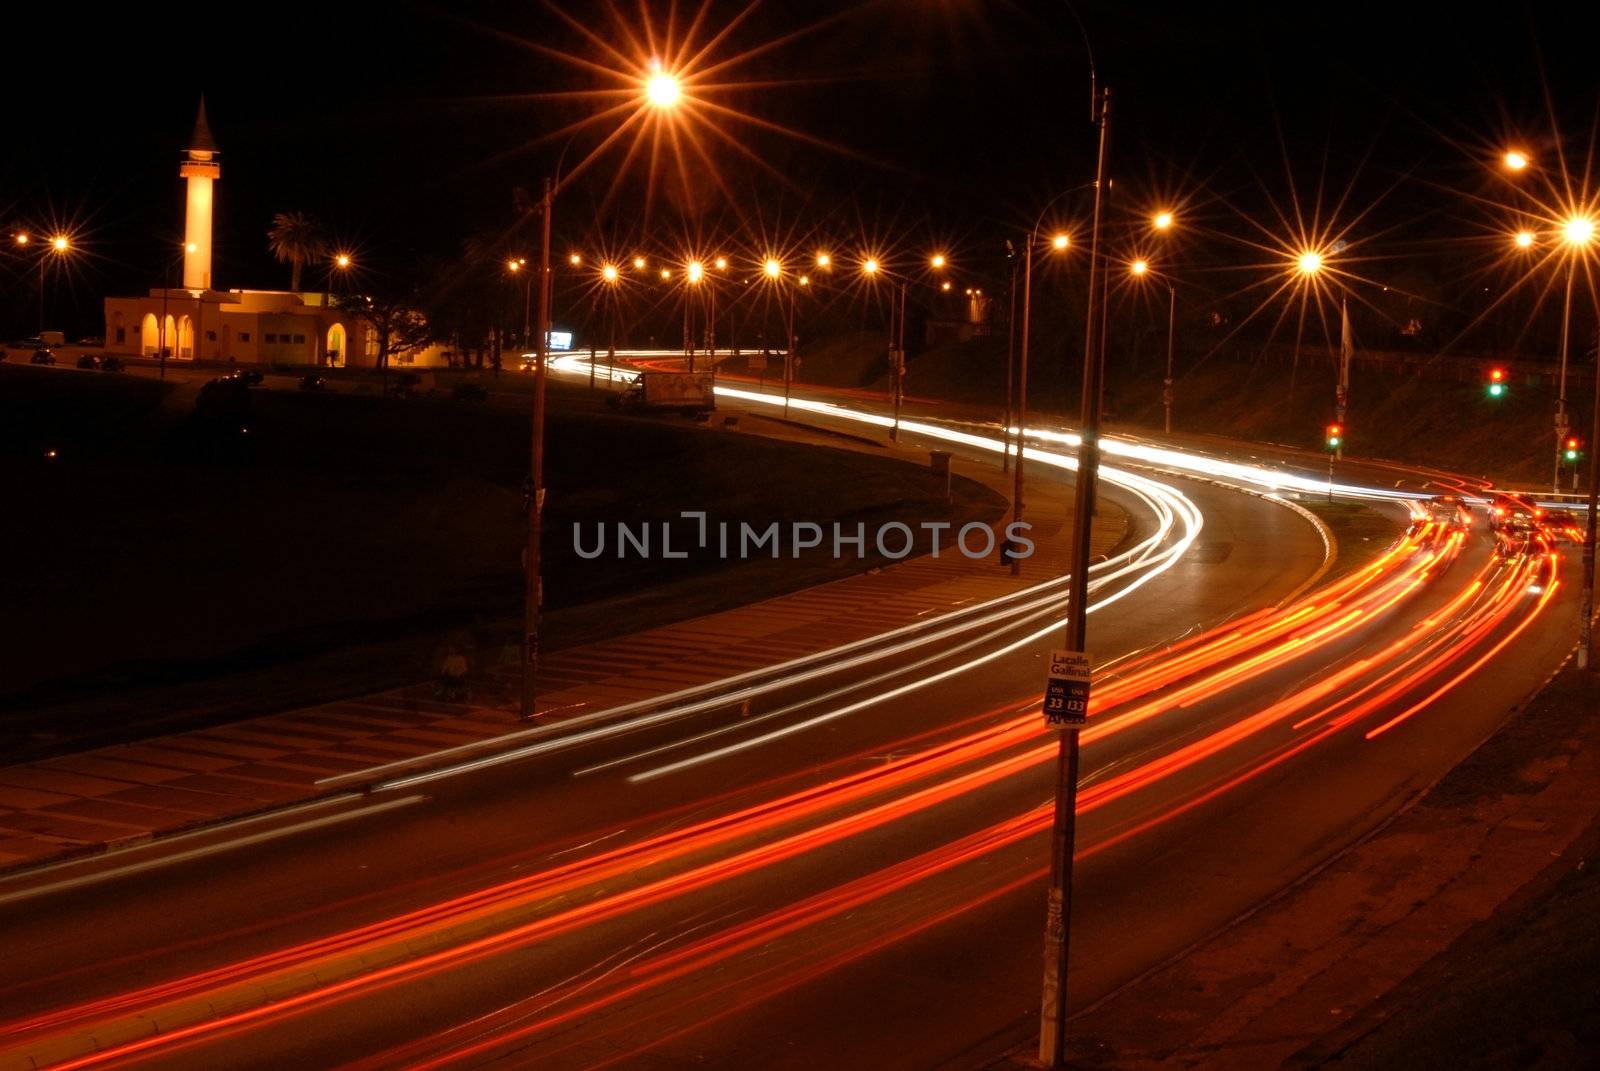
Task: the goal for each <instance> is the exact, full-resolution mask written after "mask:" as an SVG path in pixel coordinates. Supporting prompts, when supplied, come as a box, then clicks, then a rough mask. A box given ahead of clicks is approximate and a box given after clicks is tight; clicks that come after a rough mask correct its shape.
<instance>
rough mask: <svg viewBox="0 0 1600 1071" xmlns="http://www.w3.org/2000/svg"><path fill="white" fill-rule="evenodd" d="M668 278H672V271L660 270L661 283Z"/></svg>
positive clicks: (668, 269) (669, 269)
mask: <svg viewBox="0 0 1600 1071" xmlns="http://www.w3.org/2000/svg"><path fill="white" fill-rule="evenodd" d="M670 278H672V269H671V268H662V269H661V279H662V281H663V282H665V281H666V280H668V279H670Z"/></svg>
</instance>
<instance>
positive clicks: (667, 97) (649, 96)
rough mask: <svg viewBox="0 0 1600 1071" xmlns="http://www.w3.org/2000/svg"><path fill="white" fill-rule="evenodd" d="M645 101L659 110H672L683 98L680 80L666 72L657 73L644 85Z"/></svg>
mask: <svg viewBox="0 0 1600 1071" xmlns="http://www.w3.org/2000/svg"><path fill="white" fill-rule="evenodd" d="M644 93H645V99H646V100H648V101H649V102H650V103H651V104H652V105H654V106H655V107H657V108H671V107H673V106H674V105H676V104H677V103H678V100H679V98H680V97H682V96H683V87H682V86H680V85H679V84H678V80H677V79H676V78H674V77H673V76H672V75H670V74H668V73H667V72H665V71H660V70H658V71H656V73H654V74H652V75H651V76H650V77H649V79H647V80H646V81H645V84H644Z"/></svg>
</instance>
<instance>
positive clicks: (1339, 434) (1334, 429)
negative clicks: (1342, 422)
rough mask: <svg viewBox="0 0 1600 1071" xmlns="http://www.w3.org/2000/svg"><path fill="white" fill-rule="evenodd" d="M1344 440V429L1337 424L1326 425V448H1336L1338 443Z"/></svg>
mask: <svg viewBox="0 0 1600 1071" xmlns="http://www.w3.org/2000/svg"><path fill="white" fill-rule="evenodd" d="M1342 442H1344V429H1343V428H1342V427H1340V426H1339V425H1337V424H1329V425H1328V449H1329V450H1337V449H1339V444H1340V443H1342Z"/></svg>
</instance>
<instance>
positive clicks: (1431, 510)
mask: <svg viewBox="0 0 1600 1071" xmlns="http://www.w3.org/2000/svg"><path fill="white" fill-rule="evenodd" d="M1428 519H1429V520H1431V521H1433V522H1434V523H1436V524H1440V525H1444V526H1445V527H1448V528H1454V529H1457V530H1463V529H1466V528H1470V527H1472V514H1471V513H1469V512H1468V511H1467V504H1466V503H1465V502H1463V501H1461V499H1459V498H1457V497H1456V496H1455V495H1440V496H1439V497H1437V498H1433V499H1430V500H1429V501H1428Z"/></svg>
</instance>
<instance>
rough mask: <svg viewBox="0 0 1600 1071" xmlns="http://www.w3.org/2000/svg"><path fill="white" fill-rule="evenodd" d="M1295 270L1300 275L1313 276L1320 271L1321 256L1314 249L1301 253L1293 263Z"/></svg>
mask: <svg viewBox="0 0 1600 1071" xmlns="http://www.w3.org/2000/svg"><path fill="white" fill-rule="evenodd" d="M1295 269H1296V270H1297V271H1299V272H1300V274H1301V275H1308V276H1309V275H1315V274H1317V273H1318V272H1319V271H1321V270H1322V254H1321V253H1318V252H1317V251H1316V250H1314V249H1308V250H1306V251H1305V252H1303V253H1301V254H1300V256H1299V258H1298V259H1297V260H1296V261H1295Z"/></svg>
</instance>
